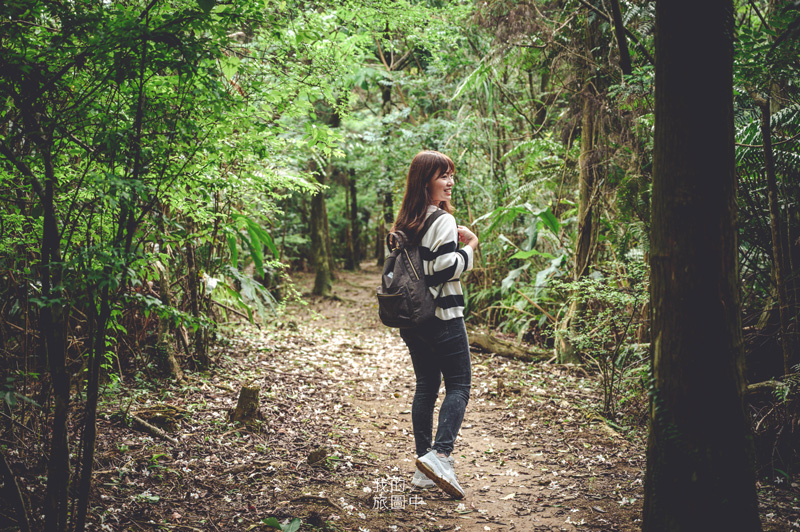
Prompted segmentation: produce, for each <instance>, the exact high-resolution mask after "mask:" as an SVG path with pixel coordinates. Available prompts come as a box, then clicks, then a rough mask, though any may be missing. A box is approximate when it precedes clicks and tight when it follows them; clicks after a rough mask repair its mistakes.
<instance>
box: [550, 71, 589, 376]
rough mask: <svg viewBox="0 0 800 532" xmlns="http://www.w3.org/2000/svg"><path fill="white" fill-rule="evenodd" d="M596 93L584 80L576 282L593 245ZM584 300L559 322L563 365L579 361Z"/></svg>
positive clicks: (558, 341) (574, 303)
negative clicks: (576, 333)
mask: <svg viewBox="0 0 800 532" xmlns="http://www.w3.org/2000/svg"><path fill="white" fill-rule="evenodd" d="M595 99H596V95H595V91H594V89H593V88H592V84H591V83H590V82H587V83H586V84H585V85H584V88H583V109H582V115H581V154H580V159H579V163H580V175H579V199H578V236H577V239H576V242H575V266H574V268H573V272H572V280H573V281H577V280H578V279H580V278H581V277H583V276H584V275H585V274H586V271H587V270H588V268H589V264H590V263H591V260H592V247H593V244H594V238H593V237H594V233H595V224H594V209H593V195H594V189H595V181H596V178H595V174H596V171H595V166H596V161H595V159H596V157H595V153H594V151H595V146H594V145H595V138H594V131H595V113H596V109H595V105H594V102H595ZM583 307H584V305H583V303H580V302H578V301H572V303H570V306H569V309H568V310H567V313H566V315H565V316H564V318H563V319H562V320H561V322H560V323H559V324H558V327H557V334H556V343H555V346H556V354H557V355H558V361H559V362H560V363H562V364H565V363H572V364H577V363H579V362H580V356H579V353H578V352H577V351H576V349H575V347H574V346H573V345H572V342H571V341H570V338H569V337H570V330H571V329H572V327H573V320H574V319H575V317H576V316H577V315H578V314H580V313H581V312H582V311H583Z"/></svg>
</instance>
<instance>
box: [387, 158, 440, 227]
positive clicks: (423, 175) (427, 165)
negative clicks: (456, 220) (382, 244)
mask: <svg viewBox="0 0 800 532" xmlns="http://www.w3.org/2000/svg"><path fill="white" fill-rule="evenodd" d="M455 169H456V165H455V164H453V160H452V159H451V158H450V157H448V156H447V155H445V154H443V153H439V152H438V151H433V150H426V151H421V152H419V153H418V154H416V155H415V156H414V159H413V160H412V161H411V166H410V167H409V168H408V178H406V193H405V195H404V196H403V203H402V205H400V212H399V213H397V219H396V220H395V222H394V227H392V231H403V232H404V233H405V234H406V236H407V237H408V239H409V240H411V241H412V242H413V241H415V240H416V237H417V232H418V231H419V229H420V227H422V224H424V223H425V215H426V214H427V212H428V205H431V203H432V201H431V193H430V191H428V183H430V182H431V180H433V179H435V178H437V177H439V176H440V175H442V174H443V173H447V172H455ZM438 207H439V208H440V209H444V210H445V211H447V212H449V213H450V214H453V207H452V206H451V205H450V202H449V201H441V202H439V205H438Z"/></svg>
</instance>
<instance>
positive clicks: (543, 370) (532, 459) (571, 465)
mask: <svg viewBox="0 0 800 532" xmlns="http://www.w3.org/2000/svg"><path fill="white" fill-rule="evenodd" d="M296 281H297V282H298V284H299V285H300V287H301V289H303V290H304V295H305V296H306V299H307V300H308V301H309V306H308V307H307V308H305V309H296V310H293V311H292V312H290V315H291V316H292V321H291V322H290V328H294V327H296V328H297V331H296V332H297V333H302V334H301V337H302V338H303V339H304V340H306V341H308V340H311V341H312V342H313V344H312V345H311V346H308V347H307V348H306V349H300V350H299V352H298V351H294V352H292V348H291V346H290V345H287V346H286V350H285V352H286V354H287V355H288V357H289V358H290V359H293V360H294V364H295V366H296V367H298V368H304V369H305V370H306V371H308V370H311V369H313V371H314V372H315V374H317V375H318V376H319V377H320V380H321V381H323V382H324V377H323V375H324V376H327V377H330V378H331V383H332V386H333V388H334V389H335V390H337V392H338V393H333V394H332V395H333V403H334V404H331V405H329V407H332V408H329V409H327V414H328V416H330V418H331V419H330V425H331V427H335V428H336V430H334V431H333V432H329V434H331V435H332V436H333V439H330V438H329V439H328V445H329V444H330V443H331V442H332V441H337V436H339V438H338V440H339V441H340V440H341V439H342V437H343V436H344V435H346V436H347V438H346V439H347V440H348V441H347V442H346V443H344V442H343V443H341V449H336V448H333V449H328V451H329V452H332V453H336V452H337V450H338V451H341V450H343V449H349V450H351V451H352V452H351V453H350V454H349V455H347V456H360V457H362V458H353V459H351V461H352V460H357V461H361V462H362V463H369V464H370V466H362V468H357V467H353V468H348V467H347V459H346V456H339V458H341V460H337V463H338V464H339V466H338V468H337V471H343V470H349V471H348V474H349V475H351V478H350V482H349V483H348V482H347V481H345V482H344V484H345V487H346V486H347V485H348V484H349V485H350V486H352V487H353V488H355V490H354V489H352V488H351V489H350V490H349V491H347V490H346V494H345V495H344V501H342V500H341V497H342V496H341V495H340V494H339V493H338V492H337V490H336V489H335V488H333V487H332V486H331V487H330V488H329V489H325V488H328V486H319V491H321V492H322V493H323V494H324V495H325V496H326V497H333V499H334V500H339V501H340V503H343V504H344V505H345V507H346V504H352V505H353V506H354V508H352V509H350V510H349V511H347V510H346V511H345V513H346V515H345V516H342V517H347V518H348V519H347V521H350V519H352V518H353V517H356V519H355V521H354V522H352V524H348V525H344V523H342V524H343V528H344V529H346V530H357V529H359V528H362V529H371V530H436V529H438V530H465V531H472V530H476V531H490V530H497V531H503V530H519V531H571V530H577V529H578V528H580V529H581V530H587V529H589V530H591V529H595V530H637V529H638V528H639V525H638V523H637V522H636V520H637V517H638V515H639V512H640V507H641V503H640V499H641V491H642V489H641V488H642V486H641V478H642V476H641V473H642V470H643V465H644V461H643V456H642V455H641V449H639V448H637V446H635V445H633V444H631V443H630V442H629V441H627V440H626V439H624V438H622V437H620V436H618V435H617V434H615V433H614V432H613V431H611V430H610V429H609V428H608V427H607V425H606V424H605V423H603V422H602V421H600V420H599V418H596V417H593V416H592V415H591V412H592V411H593V410H592V408H593V407H596V404H597V402H598V401H599V399H600V398H599V392H598V391H597V385H596V382H595V381H594V380H593V379H590V378H586V376H585V373H583V372H582V371H579V372H578V373H577V374H576V373H575V372H574V370H570V369H565V368H563V367H560V366H552V365H542V364H539V365H530V364H526V363H522V362H518V361H513V360H508V359H503V358H499V357H496V356H493V355H491V354H485V353H475V352H473V391H472V396H471V399H470V403H469V405H468V407H467V412H466V415H465V419H464V424H463V426H462V430H461V433H460V435H459V438H458V440H457V442H456V448H455V451H454V455H455V456H456V472H457V474H458V476H459V480H460V482H461V484H462V486H463V487H464V488H465V490H466V491H467V497H466V498H465V499H464V500H463V501H454V500H453V499H450V498H449V497H448V496H446V495H445V494H443V493H442V492H440V491H439V490H438V489H435V490H429V491H424V492H420V491H412V490H411V484H410V479H411V475H412V473H413V471H414V458H415V454H414V445H413V435H412V434H411V415H410V414H411V402H412V399H413V394H414V372H413V368H412V367H411V362H410V358H409V356H408V351H407V348H406V347H405V344H404V343H403V341H402V339H401V338H400V336H399V334H398V332H397V331H396V330H393V329H388V328H386V327H384V326H383V325H382V324H381V323H380V322H379V320H378V318H377V307H376V303H375V296H374V293H375V288H376V287H377V286H378V284H379V283H380V270H379V269H378V268H377V267H376V266H374V265H372V264H364V265H362V271H360V272H355V273H353V272H340V273H339V274H338V279H337V281H335V283H334V290H333V293H334V295H333V297H331V298H316V297H312V296H310V295H309V294H308V291H309V290H310V286H311V285H312V283H313V277H312V276H311V275H302V274H301V275H298V276H296ZM293 337H294V338H296V337H295V335H294V334H289V335H287V336H285V337H284V340H282V341H286V340H289V339H291V338H293ZM289 342H290V344H291V340H289ZM267 343H269V342H268V341H267ZM273 347H274V346H273ZM298 355H299V356H298ZM320 357H322V359H320ZM443 391H444V388H442V392H443ZM331 392H333V390H331ZM443 396H444V393H441V394H440V399H439V403H441V398H442V397H443ZM338 404H341V405H342V407H341V408H337V407H336V405H338ZM310 410H311V407H309V408H308V409H307V414H311V412H310ZM437 413H438V408H437ZM434 430H435V429H434ZM320 435H321V434H320ZM320 446H321V447H325V444H320ZM363 457H366V458H367V459H366V460H365V459H364V458H363ZM343 464H344V465H343ZM354 473H355V474H354ZM368 490H371V491H368ZM353 494H357V497H356V499H357V500H355V501H353V500H352V498H349V497H348V495H349V496H351V497H352V496H353ZM317 495H319V494H317ZM304 502H306V503H307V502H308V501H304ZM420 503H422V504H420ZM381 508H383V509H381ZM387 509H388V511H387ZM287 510H288V508H287ZM298 510H299V508H298ZM289 513H291V512H289ZM323 513H324V512H323ZM359 515H361V516H364V518H363V519H362V520H363V521H364V523H363V524H362V523H359V522H358V516H359ZM334 523H335V521H334ZM581 525H583V526H581ZM356 526H357V527H358V528H356ZM395 527H396V528H395Z"/></svg>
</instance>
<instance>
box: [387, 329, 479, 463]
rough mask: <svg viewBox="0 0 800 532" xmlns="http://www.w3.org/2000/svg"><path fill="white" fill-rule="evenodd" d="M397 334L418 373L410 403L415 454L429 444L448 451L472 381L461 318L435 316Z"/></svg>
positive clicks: (460, 420)
mask: <svg viewBox="0 0 800 532" xmlns="http://www.w3.org/2000/svg"><path fill="white" fill-rule="evenodd" d="M400 336H402V338H403V340H404V341H405V343H406V345H407V346H408V351H409V353H411V361H412V362H413V364H414V373H415V374H416V376H417V389H416V391H415V392H414V402H413V404H412V406H411V424H412V426H413V428H414V443H415V444H416V448H417V455H418V456H422V455H423V454H426V453H427V452H428V449H431V448H432V449H434V450H436V451H438V452H440V453H442V454H446V455H450V453H451V452H452V451H453V442H455V439H456V436H457V435H458V431H459V429H460V428H461V422H462V421H463V420H464V411H465V410H466V408H467V402H469V390H470V385H471V384H472V367H471V364H470V356H469V341H468V340H467V329H466V327H464V319H463V318H456V319H452V320H447V321H442V320H440V319H438V318H434V319H432V320H431V321H430V322H427V323H425V324H423V325H421V326H419V327H416V328H414V329H400ZM442 376H444V387H445V396H444V401H442V406H441V408H440V409H439V424H438V427H437V428H436V441H435V442H434V443H433V444H431V436H432V433H433V408H434V406H435V405H436V399H437V397H438V395H439V386H440V385H441V383H442Z"/></svg>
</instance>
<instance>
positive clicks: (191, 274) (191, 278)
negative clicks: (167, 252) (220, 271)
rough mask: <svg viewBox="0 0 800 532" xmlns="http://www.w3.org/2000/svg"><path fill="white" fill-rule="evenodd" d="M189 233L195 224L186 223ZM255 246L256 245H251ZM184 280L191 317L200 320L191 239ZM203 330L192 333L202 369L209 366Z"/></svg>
mask: <svg viewBox="0 0 800 532" xmlns="http://www.w3.org/2000/svg"><path fill="white" fill-rule="evenodd" d="M188 227H189V232H190V233H194V232H195V223H194V221H190V222H189V223H188ZM253 245H257V244H255V243H254V244H253ZM186 270H187V272H186V279H187V282H188V284H189V308H190V309H191V311H192V316H194V318H195V319H197V320H199V319H200V283H199V279H200V270H199V268H198V264H197V257H196V256H195V246H194V242H193V241H192V239H191V238H190V239H187V241H186ZM206 347H207V346H206V338H205V328H204V327H197V330H196V331H195V333H194V355H195V356H196V357H197V362H198V363H199V364H200V365H201V366H204V367H208V366H209V365H210V364H211V360H210V359H209V357H208V351H207V350H206Z"/></svg>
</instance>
